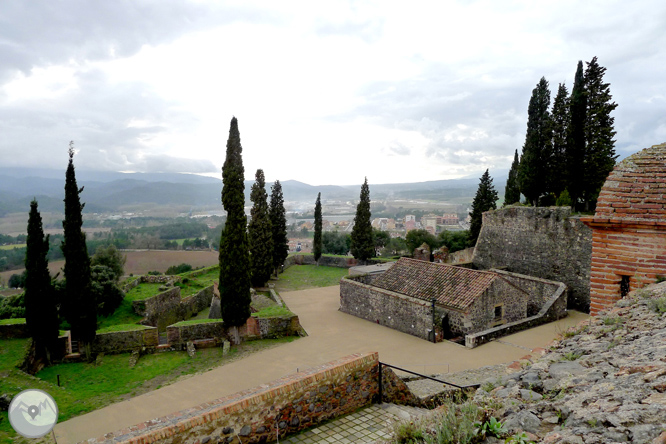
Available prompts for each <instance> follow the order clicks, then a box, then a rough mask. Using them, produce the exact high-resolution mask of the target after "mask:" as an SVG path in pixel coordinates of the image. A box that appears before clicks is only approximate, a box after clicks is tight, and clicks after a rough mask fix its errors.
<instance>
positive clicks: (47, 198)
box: [0, 168, 506, 217]
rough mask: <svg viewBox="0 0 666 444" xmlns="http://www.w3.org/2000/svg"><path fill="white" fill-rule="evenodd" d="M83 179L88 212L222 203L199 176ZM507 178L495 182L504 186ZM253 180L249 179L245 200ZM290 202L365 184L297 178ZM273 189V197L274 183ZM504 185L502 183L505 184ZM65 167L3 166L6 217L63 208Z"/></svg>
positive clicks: (447, 189) (0, 192) (466, 186)
mask: <svg viewBox="0 0 666 444" xmlns="http://www.w3.org/2000/svg"><path fill="white" fill-rule="evenodd" d="M76 174H77V183H78V185H79V186H83V187H84V191H83V192H82V193H81V200H82V201H83V202H85V204H86V205H85V208H84V212H88V213H112V212H118V211H123V210H131V209H136V208H137V207H139V208H140V207H142V206H148V205H150V206H178V207H186V208H190V209H218V208H220V207H221V191H222V180H221V179H217V178H212V177H205V176H197V175H193V174H166V173H114V172H90V171H87V172H79V171H77V173H76ZM505 182H506V174H505V175H504V177H501V176H500V177H498V178H497V179H496V180H495V188H496V189H497V190H498V191H500V189H502V190H503V187H504V183H505ZM252 183H253V181H249V180H248V181H245V198H246V203H247V205H251V202H250V199H249V195H250V187H251V186H252ZM281 184H282V191H283V194H284V199H285V202H314V201H315V199H316V198H317V193H321V194H322V199H323V200H325V201H353V200H357V199H358V196H359V193H360V189H361V185H360V184H358V185H344V186H340V185H323V186H313V185H308V184H306V183H303V182H299V181H296V180H285V181H281ZM478 184H479V179H452V180H437V181H426V182H417V183H396V184H370V193H371V198H372V199H373V200H385V199H390V200H399V199H427V200H439V201H443V200H448V199H450V198H461V197H462V198H466V197H469V201H470V202H471V200H472V198H473V196H474V193H475V192H476V188H477V187H478ZM271 185H272V184H267V192H268V194H269V195H270V186H271ZM500 185H501V186H500ZM64 186H65V173H64V171H58V170H48V169H28V168H11V169H10V168H0V217H1V216H3V215H6V214H9V213H20V212H27V211H28V210H29V207H30V201H31V200H32V199H33V198H36V199H37V201H38V202H39V209H40V211H46V212H62V211H63V199H64Z"/></svg>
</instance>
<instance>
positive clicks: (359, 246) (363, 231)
mask: <svg viewBox="0 0 666 444" xmlns="http://www.w3.org/2000/svg"><path fill="white" fill-rule="evenodd" d="M370 216H371V214H370V188H369V187H368V178H367V177H366V178H365V182H363V185H361V196H360V200H359V203H358V205H357V206H356V216H355V217H354V227H353V228H352V233H351V248H350V249H351V253H352V255H353V256H354V257H355V258H356V259H358V260H361V261H366V260H368V259H370V258H371V257H374V256H375V243H374V242H373V239H372V224H371V222H370Z"/></svg>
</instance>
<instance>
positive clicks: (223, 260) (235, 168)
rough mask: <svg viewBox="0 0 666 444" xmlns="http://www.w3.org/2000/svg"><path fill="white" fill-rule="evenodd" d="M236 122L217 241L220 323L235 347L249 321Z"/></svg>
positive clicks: (231, 132)
mask: <svg viewBox="0 0 666 444" xmlns="http://www.w3.org/2000/svg"><path fill="white" fill-rule="evenodd" d="M242 150H243V149H242V147H241V142H240V133H239V132H238V121H237V120H236V118H235V117H234V118H232V119H231V125H230V128H229V139H228V140H227V156H226V159H225V161H224V166H223V167H222V205H223V206H224V209H225V210H226V212H227V221H226V223H225V224H224V228H223V229H222V236H221V238H220V256H219V258H220V284H219V290H220V303H221V312H222V319H223V320H224V323H225V325H226V326H227V327H233V334H234V339H235V342H236V343H239V342H240V336H239V333H238V327H240V326H242V325H243V324H245V322H246V321H247V318H249V317H250V303H251V297H250V286H251V282H250V253H249V246H248V240H247V219H246V217H245V210H244V206H245V195H244V193H245V183H244V180H245V177H244V174H245V170H244V168H243V159H242V157H241V152H242Z"/></svg>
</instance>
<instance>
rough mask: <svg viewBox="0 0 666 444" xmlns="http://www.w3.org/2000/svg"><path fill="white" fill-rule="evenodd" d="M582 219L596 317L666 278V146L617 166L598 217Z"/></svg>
mask: <svg viewBox="0 0 666 444" xmlns="http://www.w3.org/2000/svg"><path fill="white" fill-rule="evenodd" d="M582 220H583V222H585V223H586V224H587V225H589V226H590V227H591V228H592V230H593V238H592V264H591V273H590V293H591V294H590V297H591V309H590V312H591V313H592V314H593V315H596V314H598V313H599V312H600V311H601V310H603V309H606V308H609V307H611V306H612V305H613V304H614V303H615V302H616V301H617V300H618V299H620V298H621V297H622V295H623V293H624V294H626V293H627V292H629V291H631V290H635V289H638V288H641V287H643V286H645V285H648V284H651V283H653V282H655V280H656V278H657V276H659V275H662V276H663V275H666V143H664V144H661V145H655V146H652V147H650V148H646V149H644V150H642V151H639V152H638V153H636V154H633V155H631V156H629V157H627V158H626V159H624V160H623V161H622V162H620V163H618V164H617V165H616V166H615V168H614V169H613V171H612V172H611V173H610V174H609V176H608V178H607V179H606V182H605V183H604V186H603V187H602V188H601V192H600V193H599V198H598V200H597V208H596V212H595V215H594V217H586V218H582ZM623 281H624V282H623ZM621 283H622V285H621ZM622 286H624V287H625V288H622Z"/></svg>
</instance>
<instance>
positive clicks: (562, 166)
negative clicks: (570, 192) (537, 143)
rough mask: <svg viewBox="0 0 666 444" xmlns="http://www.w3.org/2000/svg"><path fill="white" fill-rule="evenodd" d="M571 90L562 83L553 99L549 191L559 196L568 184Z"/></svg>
mask: <svg viewBox="0 0 666 444" xmlns="http://www.w3.org/2000/svg"><path fill="white" fill-rule="evenodd" d="M570 121H571V118H570V116H569V92H568V91H567V87H566V86H565V85H564V84H562V83H560V85H559V87H558V89H557V95H556V96H555V100H554V101H553V113H552V115H551V124H552V136H553V143H552V148H553V149H552V153H551V157H550V159H549V160H548V170H549V171H548V191H549V192H551V193H553V194H554V195H555V197H559V196H560V194H562V191H564V190H565V188H566V186H567V182H566V169H567V161H566V153H567V143H568V139H569V137H568V134H569V122H570Z"/></svg>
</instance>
